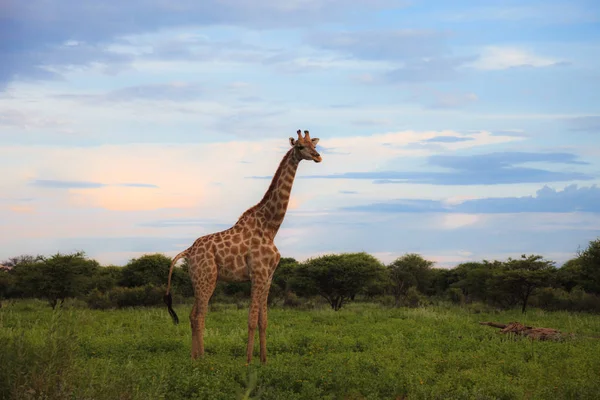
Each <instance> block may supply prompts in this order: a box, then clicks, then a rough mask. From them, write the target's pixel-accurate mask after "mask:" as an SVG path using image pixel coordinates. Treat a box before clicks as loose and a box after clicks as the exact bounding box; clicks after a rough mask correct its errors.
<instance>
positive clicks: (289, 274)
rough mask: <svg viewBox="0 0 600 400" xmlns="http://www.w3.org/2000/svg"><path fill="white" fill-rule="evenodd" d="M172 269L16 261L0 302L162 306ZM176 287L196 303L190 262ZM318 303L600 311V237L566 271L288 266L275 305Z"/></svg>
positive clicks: (523, 261)
mask: <svg viewBox="0 0 600 400" xmlns="http://www.w3.org/2000/svg"><path fill="white" fill-rule="evenodd" d="M170 262H171V259H170V258H168V257H166V256H164V255H162V254H147V255H144V256H141V257H139V258H135V259H132V260H130V261H129V262H128V263H127V264H126V265H125V266H122V267H120V266H101V265H100V264H99V263H98V262H97V261H95V260H93V259H90V258H88V257H87V256H86V255H85V253H83V252H76V253H73V254H60V253H58V254H55V255H52V256H50V257H44V256H30V255H22V256H18V257H13V258H10V259H9V260H7V261H4V262H3V263H2V264H3V265H4V266H7V267H9V268H6V269H4V270H2V271H0V300H1V299H15V298H40V299H45V300H47V301H48V303H49V304H50V305H51V306H52V307H53V308H54V307H56V306H57V305H61V304H62V303H63V302H64V301H65V299H68V298H77V299H79V300H80V301H83V302H85V303H86V304H87V306H89V307H90V308H96V309H109V308H121V307H132V306H154V305H162V296H163V294H164V292H165V286H166V281H167V275H168V270H169V266H170ZM172 286H173V290H172V292H173V295H174V300H175V302H176V303H182V302H188V303H189V302H191V301H192V298H193V289H192V285H191V281H190V278H189V274H188V265H187V263H186V262H183V263H182V265H181V266H180V267H177V268H175V270H174V273H173V285H172ZM250 290H251V289H250V283H249V282H238V283H224V282H219V284H218V285H217V288H216V290H215V293H214V295H213V299H212V301H213V303H214V302H238V303H240V304H243V303H244V302H246V301H247V300H248V299H249V297H250ZM317 299H321V301H325V302H326V303H327V304H328V305H329V306H331V308H332V309H334V310H339V309H340V308H342V307H343V305H344V304H346V303H347V302H349V301H365V300H366V301H377V302H381V303H383V304H386V305H389V306H396V307H398V306H419V305H423V304H428V303H431V302H436V301H452V302H454V303H458V304H468V303H473V302H480V303H485V304H488V305H490V306H493V307H497V308H502V309H508V308H513V307H520V309H521V310H522V311H523V312H525V310H526V309H527V307H528V306H535V307H539V308H543V309H547V310H571V311H593V312H600V239H596V240H595V241H591V242H590V243H589V245H588V247H587V248H586V249H585V250H582V251H580V252H578V254H577V256H576V257H575V258H573V259H571V260H569V261H568V262H566V263H565V264H564V265H563V266H561V267H560V268H557V267H556V263H555V262H553V261H552V260H548V259H546V258H544V257H542V256H540V255H523V256H521V257H519V258H516V259H513V258H509V259H507V260H503V261H499V260H493V261H489V260H483V261H481V262H466V263H462V264H459V265H457V266H456V267H454V268H452V269H443V268H434V262H432V261H429V260H426V259H424V258H423V257H422V256H420V255H419V254H405V255H404V256H402V257H400V258H398V259H396V260H395V261H394V262H392V263H391V264H389V265H384V264H383V263H381V262H380V261H379V260H377V259H376V258H375V257H373V256H371V255H369V254H367V253H364V252H362V253H344V254H330V255H325V256H321V257H316V258H312V259H309V260H306V261H304V262H298V261H297V260H295V259H293V258H282V259H281V261H280V264H279V266H278V268H277V269H276V271H275V274H274V276H273V283H272V285H271V290H270V292H269V303H270V304H271V305H274V304H279V305H282V306H284V307H299V306H310V305H311V304H314V303H315V302H316V301H318V300H317Z"/></svg>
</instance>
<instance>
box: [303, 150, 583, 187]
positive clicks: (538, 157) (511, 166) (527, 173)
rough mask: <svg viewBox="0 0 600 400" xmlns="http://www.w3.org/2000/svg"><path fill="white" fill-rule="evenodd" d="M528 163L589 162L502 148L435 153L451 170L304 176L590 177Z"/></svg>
mask: <svg viewBox="0 0 600 400" xmlns="http://www.w3.org/2000/svg"><path fill="white" fill-rule="evenodd" d="M526 163H551V164H571V165H586V164H587V163H586V162H583V161H579V160H578V159H577V156H576V155H574V154H569V153H525V152H502V153H489V154H477V155H470V156H454V155H434V156H431V157H429V158H428V164H429V165H431V166H435V167H442V168H446V169H449V170H451V171H449V172H422V171H414V172H405V171H402V172H401V171H372V172H345V173H341V174H332V175H310V176H305V177H302V178H304V179H368V180H372V181H373V182H374V183H378V184H388V183H420V184H434V185H500V184H514V183H544V182H568V181H573V180H591V179H594V177H593V176H591V175H588V174H586V173H582V172H563V171H552V170H546V169H540V168H531V167H522V166H519V165H522V164H526Z"/></svg>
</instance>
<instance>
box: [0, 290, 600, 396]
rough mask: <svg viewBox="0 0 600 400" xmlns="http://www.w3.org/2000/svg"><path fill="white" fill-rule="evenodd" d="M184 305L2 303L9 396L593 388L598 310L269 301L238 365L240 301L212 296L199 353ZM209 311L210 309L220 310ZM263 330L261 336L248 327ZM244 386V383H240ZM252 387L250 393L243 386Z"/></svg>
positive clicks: (0, 342)
mask: <svg viewBox="0 0 600 400" xmlns="http://www.w3.org/2000/svg"><path fill="white" fill-rule="evenodd" d="M189 309H190V308H189V306H183V305H178V306H177V307H176V310H177V312H178V314H179V316H180V318H181V320H182V323H181V324H180V325H177V326H175V325H173V324H172V322H171V320H170V317H169V315H168V313H167V311H166V309H163V308H157V309H132V310H114V311H91V310H86V309H78V308H67V309H64V310H61V311H60V310H59V311H55V312H53V311H52V310H51V309H50V308H49V307H47V306H45V305H44V304H43V303H40V302H31V301H29V302H18V303H16V304H14V305H9V306H7V305H5V307H4V308H2V309H0V366H1V368H0V398H2V399H4V398H6V399H11V398H12V399H42V398H44V399H235V398H242V396H243V395H244V394H246V397H245V398H253V399H254V398H260V399H290V400H291V399H597V398H598V393H600V379H599V378H598V377H599V376H600V340H599V339H594V338H590V337H585V336H580V335H599V334H600V316H598V315H589V314H574V313H566V312H542V311H539V310H531V311H529V312H528V313H527V314H526V315H525V316H523V315H521V314H520V312H517V311H514V312H513V311H510V312H502V313H491V314H486V313H485V312H482V313H478V314H475V313H473V312H470V311H469V309H462V308H457V307H456V308H455V307H428V308H418V309H388V308H383V307H381V306H379V305H375V304H350V305H348V306H347V307H345V308H344V309H342V310H341V311H338V312H333V311H331V310H328V309H322V310H312V311H297V310H284V309H273V310H271V311H270V313H269V328H268V332H267V345H268V350H269V356H268V357H269V359H268V363H267V365H265V366H261V365H260V364H259V360H258V354H257V353H256V356H255V359H254V361H253V363H252V365H251V366H250V367H247V366H246V365H245V363H246V360H245V343H246V321H247V311H246V310H245V309H244V310H238V309H236V308H235V307H234V306H232V307H227V306H219V307H215V309H216V310H213V311H211V312H210V313H209V315H208V317H207V324H206V325H207V329H206V332H205V342H206V353H207V354H206V357H205V359H204V360H199V361H192V360H190V355H189V354H190V343H191V336H190V329H189V324H188V323H187V314H188V313H189ZM217 310H218V311H217ZM486 320H487V321H490V320H491V321H498V322H505V323H506V322H509V321H515V320H518V321H520V322H524V323H527V324H531V325H535V326H543V327H551V328H556V329H560V330H563V331H566V332H575V333H577V334H580V335H579V336H576V337H575V338H574V339H571V340H566V341H563V342H532V341H530V340H527V339H525V340H514V339H511V338H509V337H506V336H504V335H499V334H498V333H497V331H498V330H497V329H495V328H491V327H487V326H480V325H479V324H478V323H477V322H479V321H486ZM256 342H258V338H257V339H256ZM248 386H249V387H248ZM247 392H250V397H248V396H247V394H248V393H247Z"/></svg>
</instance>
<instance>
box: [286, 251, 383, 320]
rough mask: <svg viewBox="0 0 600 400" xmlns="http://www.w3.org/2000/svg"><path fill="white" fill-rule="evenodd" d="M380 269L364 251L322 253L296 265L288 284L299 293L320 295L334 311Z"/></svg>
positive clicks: (378, 264)
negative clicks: (290, 283) (323, 254)
mask: <svg viewBox="0 0 600 400" xmlns="http://www.w3.org/2000/svg"><path fill="white" fill-rule="evenodd" d="M383 268H384V266H383V265H382V264H381V262H379V260H377V259H376V258H375V257H373V256H371V255H369V254H367V253H364V252H363V253H346V254H331V255H325V256H321V257H317V258H313V259H310V260H307V261H306V262H304V263H302V264H300V265H298V267H297V268H296V269H295V273H294V276H293V280H292V287H293V289H294V291H295V292H296V293H298V294H299V295H313V294H318V295H320V296H322V297H323V298H324V299H326V300H327V302H328V303H329V305H330V306H331V308H333V309H334V310H335V311H337V310H339V309H340V308H342V306H343V304H344V302H346V301H347V300H349V299H350V298H352V297H353V296H354V295H356V294H357V293H358V292H359V291H360V290H361V289H363V288H365V287H366V285H368V284H369V282H371V281H372V280H373V279H375V278H376V277H377V276H378V273H379V271H381V270H382V269H383Z"/></svg>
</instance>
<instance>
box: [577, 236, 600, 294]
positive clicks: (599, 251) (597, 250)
mask: <svg viewBox="0 0 600 400" xmlns="http://www.w3.org/2000/svg"><path fill="white" fill-rule="evenodd" d="M578 259H579V264H580V266H581V272H582V275H583V282H584V289H585V290H586V291H587V292H590V293H596V294H600V238H598V239H596V240H593V241H591V242H590V243H589V245H588V247H587V248H586V249H585V250H584V251H582V252H579V256H578Z"/></svg>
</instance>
